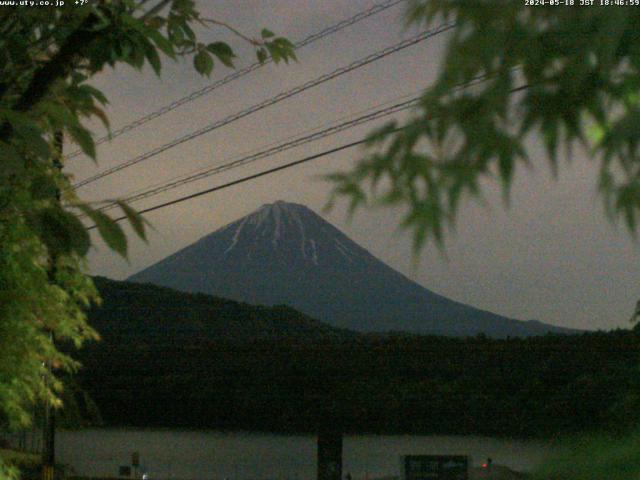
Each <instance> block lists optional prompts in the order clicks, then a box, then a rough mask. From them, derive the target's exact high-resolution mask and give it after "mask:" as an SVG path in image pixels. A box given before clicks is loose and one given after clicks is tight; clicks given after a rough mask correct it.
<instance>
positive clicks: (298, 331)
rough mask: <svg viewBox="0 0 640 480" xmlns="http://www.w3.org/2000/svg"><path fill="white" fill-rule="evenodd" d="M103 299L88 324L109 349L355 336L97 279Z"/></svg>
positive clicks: (212, 300) (287, 315) (290, 312)
mask: <svg viewBox="0 0 640 480" xmlns="http://www.w3.org/2000/svg"><path fill="white" fill-rule="evenodd" d="M94 283H95V285H96V287H97V288H98V291H99V292H100V296H101V297H102V304H101V305H100V306H93V307H92V308H91V309H90V310H89V312H88V316H89V322H90V324H91V326H92V327H94V328H95V329H96V330H97V331H98V332H100V335H101V336H102V337H103V339H104V340H105V343H107V344H109V345H112V346H113V345H128V344H136V345H141V344H147V345H152V346H154V347H155V348H158V347H165V346H168V345H182V346H186V345H191V346H193V345H195V344H196V343H198V342H205V343H207V342H218V341H233V342H238V341H239V342H251V341H257V340H261V341H262V340H283V339H288V340H300V341H304V342H313V341H317V340H331V339H333V340H340V339H343V340H344V339H352V338H355V337H356V336H357V334H355V333H353V332H349V331H347V330H343V329H338V328H335V327H332V326H330V325H326V324H323V323H321V322H318V321H317V320H313V319H311V318H309V317H307V316H305V315H303V314H301V313H300V312H297V311H295V310H294V309H292V308H290V307H287V306H284V305H280V306H276V307H263V306H254V305H247V304H244V303H240V302H235V301H233V300H227V299H223V298H216V297H212V296H210V295H203V294H191V293H184V292H177V291H175V290H171V289H168V288H164V287H158V286H155V285H139V284H135V283H130V282H120V281H116V280H110V279H108V278H104V277H95V278H94Z"/></svg>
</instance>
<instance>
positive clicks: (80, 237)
mask: <svg viewBox="0 0 640 480" xmlns="http://www.w3.org/2000/svg"><path fill="white" fill-rule="evenodd" d="M67 4H72V2H67ZM197 22H198V23H202V22H201V18H200V14H199V12H198V11H197V10H196V8H195V3H194V2H193V1H192V0H158V1H156V2H151V3H149V2H147V1H145V0H122V1H105V2H89V3H88V4H86V5H84V6H83V7H82V8H77V7H75V6H74V5H67V6H63V7H59V8H53V7H52V8H45V7H42V8H30V9H23V10H21V12H20V14H19V15H15V9H14V8H6V9H3V10H0V419H2V420H3V421H4V420H6V422H8V423H9V424H10V425H13V426H17V425H25V424H28V423H29V422H30V411H31V406H32V405H33V404H35V403H37V402H41V401H43V400H47V401H49V402H52V403H53V404H54V405H59V404H60V396H59V394H60V391H61V383H60V381H59V380H58V378H57V376H56V371H58V372H60V371H65V372H71V371H74V370H75V369H76V368H77V366H78V364H77V362H75V361H74V360H73V359H72V358H71V357H70V356H69V354H68V353H63V352H62V351H61V350H60V349H59V348H58V347H59V346H60V345H63V344H64V343H65V342H70V343H72V344H73V345H75V346H76V347H79V346H80V345H82V344H83V343H84V342H85V341H87V340H92V339H96V338H98V335H97V333H96V332H95V331H94V330H93V329H91V328H90V327H89V326H88V324H87V323H86V319H85V313H84V310H85V309H86V308H87V307H88V306H89V305H90V304H91V303H94V304H95V303H97V302H98V301H99V297H98V294H97V292H96V290H95V288H94V287H93V283H92V281H91V279H90V278H88V277H87V276H85V274H84V272H85V262H84V257H85V256H86V254H87V252H88V251H89V248H90V247H91V238H90V236H89V234H88V233H87V230H86V226H85V225H84V224H83V223H82V221H81V217H80V216H81V215H84V216H86V217H88V218H89V219H91V220H92V221H93V222H94V223H95V225H96V226H97V228H98V232H99V234H100V235H101V236H102V238H103V239H104V240H105V242H106V244H107V245H108V246H109V248H111V249H112V250H114V251H116V252H118V253H119V254H121V255H123V256H126V255H127V239H126V237H125V234H124V232H123V230H122V228H121V227H120V226H119V225H118V224H117V223H116V222H114V221H113V219H112V218H110V217H109V216H107V215H105V214H104V213H101V212H100V211H98V210H97V208H96V207H95V206H93V205H90V204H88V203H85V202H83V201H82V200H81V199H79V198H78V197H77V196H76V194H75V192H74V191H73V189H72V187H71V182H70V178H69V176H68V175H67V174H66V173H65V172H64V163H65V159H64V155H63V152H62V145H63V141H64V139H67V140H69V141H72V142H74V143H76V144H77V145H78V146H79V147H80V148H81V149H82V151H83V152H84V153H85V154H86V155H87V156H88V157H90V158H93V159H95V157H96V148H95V143H94V141H93V137H92V134H91V132H90V131H89V130H88V128H87V127H86V126H85V124H86V121H87V120H88V119H91V118H98V119H99V120H101V121H102V123H103V124H104V125H105V126H106V127H107V128H108V127H109V120H108V118H107V115H106V114H105V112H104V110H103V109H102V108H103V107H104V105H106V104H107V98H106V97H105V96H104V95H103V94H102V93H101V92H100V91H99V90H97V89H96V88H94V87H93V86H91V85H90V83H89V82H90V81H91V78H92V77H93V76H94V75H95V74H97V73H99V72H100V71H102V70H103V69H104V68H105V67H108V66H110V67H116V66H117V65H119V64H122V63H126V64H129V65H131V66H133V67H135V68H137V69H142V68H143V67H144V66H145V65H149V66H150V67H151V68H152V69H153V70H154V71H155V73H156V74H160V73H161V69H162V57H167V58H169V59H172V60H173V59H176V58H178V57H180V56H185V55H193V58H194V66H195V69H196V70H197V71H198V72H200V73H202V74H206V75H208V74H210V73H211V70H212V68H213V66H214V65H213V60H212V57H211V55H213V56H215V57H216V58H217V59H218V60H219V61H220V62H221V63H222V64H223V65H225V66H228V67H232V66H233V62H232V59H233V58H234V57H235V54H234V53H233V50H232V48H231V46H229V45H228V44H226V43H224V42H212V43H210V44H208V45H206V46H205V45H204V44H202V43H200V42H198V39H197V37H196V34H195V33H194V30H193V25H194V24H195V23H197ZM239 36H240V37H243V36H242V34H240V33H239ZM276 41H278V44H277V45H276V46H275V47H274V48H275V50H270V53H271V55H272V56H274V59H275V56H278V58H282V59H285V60H286V59H289V58H295V57H294V54H293V49H292V45H291V44H290V43H289V42H288V41H286V42H284V43H283V39H282V38H281V37H279V38H276V39H274V40H273V42H276ZM264 43H265V45H266V43H267V42H266V41H265V42H264ZM255 48H256V50H258V49H259V48H262V44H260V45H256V47H255ZM118 204H119V206H120V208H121V209H122V211H123V212H124V214H125V216H126V218H127V219H128V221H129V223H130V224H131V226H132V227H133V230H134V232H135V233H136V234H137V235H138V236H140V237H141V238H143V239H144V238H145V226H146V222H145V221H144V220H143V219H142V218H141V217H140V216H139V215H138V214H137V213H136V212H135V210H133V209H132V208H131V207H129V206H128V205H126V204H124V203H122V202H119V203H118ZM49 366H52V367H53V371H52V370H51V369H50V368H49ZM0 463H1V462H0ZM0 467H1V465H0ZM7 472H8V471H6V472H5V471H1V472H0V478H4V476H6V475H8V474H9V473H7Z"/></svg>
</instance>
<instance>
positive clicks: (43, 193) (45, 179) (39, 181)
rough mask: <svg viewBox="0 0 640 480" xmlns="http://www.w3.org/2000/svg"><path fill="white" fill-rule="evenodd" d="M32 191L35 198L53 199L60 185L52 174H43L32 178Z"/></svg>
mask: <svg viewBox="0 0 640 480" xmlns="http://www.w3.org/2000/svg"><path fill="white" fill-rule="evenodd" d="M30 193H31V197H32V198H33V199H34V200H47V199H52V198H56V195H57V194H58V186H57V185H56V183H55V181H54V179H53V178H52V177H51V176H50V175H46V174H42V175H38V176H36V177H35V178H34V179H33V180H31V188H30Z"/></svg>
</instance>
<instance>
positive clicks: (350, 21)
mask: <svg viewBox="0 0 640 480" xmlns="http://www.w3.org/2000/svg"><path fill="white" fill-rule="evenodd" d="M404 1H406V0H387V1H385V2H382V3H378V4H375V5H373V6H372V7H371V8H368V9H367V10H364V11H362V12H359V13H357V14H355V15H354V16H352V17H349V18H347V19H344V20H342V21H340V22H338V23H336V24H334V25H331V26H330V27H327V28H325V29H323V30H320V31H319V32H316V33H313V34H311V35H309V36H308V37H306V38H304V39H303V40H301V41H299V42H296V43H295V44H294V49H295V50H299V49H300V48H302V47H306V46H307V45H311V44H312V43H314V42H317V41H318V40H321V39H323V38H325V37H328V36H330V35H333V34H334V33H337V32H339V31H340V30H344V29H345V28H347V27H350V26H352V25H354V24H356V23H358V22H360V21H362V20H364V19H366V18H369V17H371V16H373V15H376V14H378V13H380V12H383V11H385V10H387V9H389V8H391V7H393V6H395V5H397V4H399V3H402V2H404ZM272 61H273V60H272V59H271V57H269V58H268V59H267V60H265V61H264V62H263V63H261V62H255V63H252V64H251V65H248V66H247V67H244V68H242V69H240V70H237V71H236V72H234V73H232V74H230V75H227V76H226V77H224V78H222V79H220V80H218V81H216V82H213V83H211V84H209V85H207V86H206V87H203V88H201V89H200V90H196V91H194V92H192V93H190V94H189V95H185V96H184V97H182V98H179V99H177V100H175V101H173V102H171V103H170V104H168V105H165V106H163V107H161V108H159V109H158V110H155V111H153V112H151V113H149V114H147V115H145V116H143V117H140V118H139V119H137V120H135V121H133V122H131V123H128V124H126V125H123V126H122V127H120V128H118V129H117V130H115V131H113V132H111V133H110V134H108V135H104V136H102V137H100V138H98V139H97V140H96V141H95V144H96V146H97V145H100V144H102V143H104V142H106V141H108V140H113V139H114V138H116V137H119V136H120V135H123V134H125V133H127V132H130V131H131V130H134V129H136V128H138V127H140V126H142V125H144V124H145V123H148V122H150V121H151V120H154V119H156V118H158V117H161V116H162V115H165V114H167V113H169V112H170V111H172V110H175V109H176V108H178V107H181V106H182V105H184V104H187V103H190V102H192V101H194V100H195V99H197V98H200V97H202V96H203V95H206V94H208V93H210V92H212V91H214V90H216V89H217V88H219V87H222V86H223V85H226V84H227V83H230V82H232V81H234V80H236V79H238V78H241V77H244V76H245V75H248V74H249V73H251V72H253V71H255V70H257V69H259V68H261V67H263V66H264V65H267V64H268V63H271V62H272ZM81 153H82V150H76V151H74V152H72V153H70V154H69V155H66V158H67V159H71V158H74V157H77V156H78V155H80V154H81Z"/></svg>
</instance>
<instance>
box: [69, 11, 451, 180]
mask: <svg viewBox="0 0 640 480" xmlns="http://www.w3.org/2000/svg"><path fill="white" fill-rule="evenodd" d="M454 27H455V23H453V22H449V23H445V24H443V25H441V26H439V27H438V28H436V29H433V30H427V31H424V32H422V33H419V34H418V35H415V36H413V37H411V38H408V39H406V40H403V41H401V42H399V43H397V44H395V45H392V46H390V47H387V48H385V49H383V50H380V51H379V52H376V53H373V54H371V55H368V56H366V57H364V58H362V59H360V60H356V61H355V62H352V63H350V64H349V65H346V66H344V67H341V68H338V69H336V70H334V71H333V72H330V73H327V74H324V75H322V76H320V77H318V78H316V79H314V80H310V81H308V82H306V83H303V84H302V85H299V86H297V87H294V88H293V89H291V90H287V91H285V92H281V93H280V94H278V95H276V96H275V97H272V98H270V99H268V100H265V101H263V102H261V103H259V104H256V105H254V106H252V107H249V108H248V109H245V110H242V111H240V112H238V113H235V114H233V115H231V116H228V117H226V118H224V119H222V120H219V121H217V122H214V123H212V124H210V125H208V126H206V127H204V128H201V129H200V130H196V131H195V132H192V133H190V134H187V135H184V136H182V137H179V138H177V139H175V140H173V141H171V142H169V143H165V144H164V145H161V146H160V147H157V148H155V149H154V150H151V151H149V152H146V153H144V154H142V155H139V156H137V157H135V158H133V159H131V160H128V161H126V162H124V163H121V164H120V165H116V166H114V167H111V168H109V169H107V170H104V171H103V172H101V173H98V174H96V175H93V176H91V177H89V178H86V179H85V180H82V181H80V182H78V183H76V184H75V185H74V186H73V187H74V188H76V189H77V188H80V187H83V186H85V185H88V184H90V183H93V182H95V181H96V180H99V179H101V178H103V177H106V176H108V175H111V174H112V173H115V172H118V171H120V170H123V169H125V168H128V167H130V166H132V165H135V164H137V163H140V162H142V161H144V160H147V159H149V158H152V157H154V156H156V155H158V154H160V153H162V152H165V151H167V150H169V149H171V148H173V147H176V146H178V145H181V144H182V143H185V142H188V141H190V140H193V139H194V138H197V137H200V136H202V135H204V134H205V133H209V132H211V131H213V130H216V129H218V128H220V127H223V126H225V125H228V124H229V123H232V122H234V121H236V120H239V119H241V118H244V117H246V116H248V115H251V114H253V113H255V112H258V111H260V110H263V109H265V108H267V107H269V106H271V105H274V104H276V103H279V102H281V101H283V100H286V99H288V98H290V97H293V96H295V95H298V94H299V93H302V92H304V91H306V90H309V89H311V88H313V87H315V86H317V85H320V84H322V83H325V82H328V81H329V80H333V79H334V78H337V77H339V76H341V75H344V74H346V73H349V72H351V71H353V70H356V69H358V68H361V67H363V66H365V65H368V64H370V63H373V62H375V61H377V60H380V59H381V58H385V57H387V56H389V55H391V54H393V53H396V52H399V51H401V50H403V49H405V48H408V47H411V46H413V45H415V44H417V43H420V42H423V41H425V40H427V39H429V38H431V37H434V36H436V35H439V34H441V33H444V32H446V31H448V30H451V29H452V28H454Z"/></svg>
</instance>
